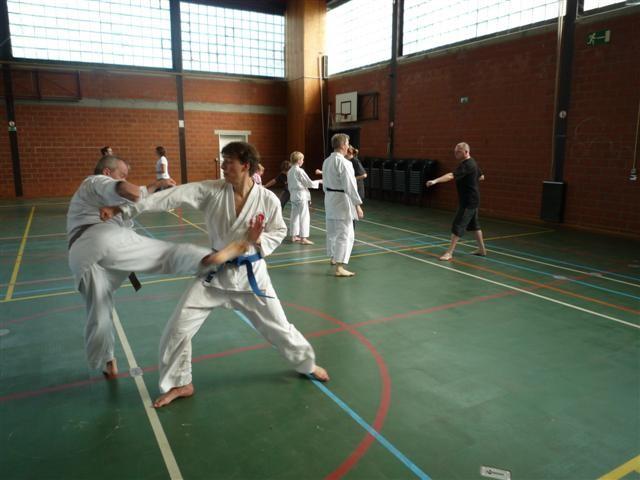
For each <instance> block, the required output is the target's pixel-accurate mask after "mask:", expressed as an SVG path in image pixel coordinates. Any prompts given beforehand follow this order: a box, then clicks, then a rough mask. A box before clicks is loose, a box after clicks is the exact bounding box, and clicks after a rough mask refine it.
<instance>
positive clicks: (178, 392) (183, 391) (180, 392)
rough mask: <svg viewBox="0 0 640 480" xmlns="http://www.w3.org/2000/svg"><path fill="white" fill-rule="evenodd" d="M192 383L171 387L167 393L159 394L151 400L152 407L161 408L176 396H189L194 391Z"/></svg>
mask: <svg viewBox="0 0 640 480" xmlns="http://www.w3.org/2000/svg"><path fill="white" fill-rule="evenodd" d="M194 391H195V390H194V388H193V383H190V384H188V385H183V386H182V387H173V388H172V389H171V390H169V391H168V392H167V393H164V394H162V395H160V396H159V397H158V398H156V399H155V401H154V402H153V408H161V407H164V406H165V405H169V404H170V403H171V402H173V401H174V400H175V399H176V398H182V397H190V396H191V395H193V393H194Z"/></svg>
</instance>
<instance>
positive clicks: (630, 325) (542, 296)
mask: <svg viewBox="0 0 640 480" xmlns="http://www.w3.org/2000/svg"><path fill="white" fill-rule="evenodd" d="M380 225H381V226H385V225H382V224H380ZM311 227H312V228H316V229H318V230H322V231H326V230H325V229H324V228H320V227H316V226H315V225H311ZM389 228H393V229H395V227H389ZM358 241H359V242H360V243H362V244H364V245H369V246H370V247H375V248H378V249H380V250H384V251H386V252H389V253H394V254H396V255H400V256H401V257H406V258H410V259H412V260H416V261H418V262H420V263H426V264H427V265H431V266H433V267H437V268H442V269H444V270H449V271H450V272H454V273H458V274H460V275H465V276H467V277H470V278H475V279H476V280H480V281H483V282H487V283H491V284H493V285H498V286H500V287H503V288H508V289H509V290H514V291H516V292H520V293H524V294H525V295H530V296H532V297H536V298H539V299H541V300H546V301H547V302H551V303H555V304H558V305H562V306H564V307H568V308H572V309H574V310H578V311H580V312H584V313H588V314H591V315H594V316H596V317H601V318H604V319H606V320H611V321H612V322H616V323H620V324H622V325H626V326H628V327H632V328H636V329H639V330H640V325H637V324H635V323H631V322H627V321H625V320H622V319H620V318H616V317H612V316H610V315H605V314H604V313H600V312H596V311H593V310H589V309H587V308H583V307H579V306H577V305H573V304H571V303H566V302H563V301H561V300H556V299H555V298H551V297H546V296H544V295H540V294H539V293H534V292H530V291H527V290H524V289H522V288H518V287H514V286H512V285H508V284H506V283H502V282H497V281H495V280H490V279H488V278H485V277H481V276H479V275H475V274H473V273H469V272H465V271H463V270H457V269H455V268H452V267H449V266H447V265H443V264H442V262H438V263H436V262H433V261H431V260H425V259H424V258H419V257H415V256H413V255H409V254H407V253H404V252H400V251H396V250H391V249H390V248H387V247H381V246H379V245H375V244H373V243H369V242H365V241H363V240H358Z"/></svg>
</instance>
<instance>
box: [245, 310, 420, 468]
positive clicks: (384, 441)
mask: <svg viewBox="0 0 640 480" xmlns="http://www.w3.org/2000/svg"><path fill="white" fill-rule="evenodd" d="M234 313H235V314H236V315H238V317H240V319H241V320H242V321H243V322H244V323H246V324H247V325H248V326H249V327H251V328H252V329H253V330H254V331H257V330H256V329H255V327H254V326H253V324H252V323H251V321H250V320H249V319H248V318H247V316H246V315H245V314H244V313H242V312H241V311H239V310H234ZM307 377H308V378H309V379H310V380H311V381H312V382H313V384H314V385H315V386H316V387H318V388H319V389H320V391H321V392H322V393H324V394H325V395H326V396H328V397H329V398H330V399H331V400H333V401H334V402H335V403H336V404H337V405H338V406H339V407H340V408H341V409H342V410H344V411H345V412H346V413H347V414H348V415H349V416H350V417H351V418H353V419H354V420H355V421H356V423H358V424H359V425H360V426H361V427H362V428H364V429H365V430H366V431H367V433H369V434H370V435H371V436H372V437H373V438H375V439H376V440H377V441H378V443H380V445H382V446H383V447H384V448H386V449H387V450H388V451H389V453H391V454H392V455H393V456H395V457H396V458H397V459H398V460H400V462H402V463H403V464H404V465H405V466H406V467H407V468H408V469H409V470H411V471H412V472H413V473H414V474H415V475H416V476H417V477H418V478H421V479H423V480H431V478H430V477H429V476H428V475H427V474H426V473H424V472H423V471H422V470H420V468H418V466H417V465H416V464H415V463H413V462H412V461H411V460H409V459H408V458H407V457H406V456H405V455H404V454H403V453H402V452H400V450H398V449H397V448H396V447H394V446H393V445H392V444H391V443H390V442H389V441H388V440H387V439H386V438H384V436H382V434H380V433H379V432H378V431H377V430H376V429H375V428H373V427H372V426H371V425H369V424H368V423H367V422H365V421H364V419H363V418H362V417H361V416H360V415H358V414H357V413H356V412H355V411H354V410H353V409H352V408H351V407H349V405H347V404H346V403H345V402H344V401H342V400H341V399H340V397H338V396H337V395H336V394H334V393H333V392H332V391H331V390H329V389H328V388H327V387H326V386H325V385H323V384H322V382H320V381H318V380H316V379H315V378H314V377H313V375H307Z"/></svg>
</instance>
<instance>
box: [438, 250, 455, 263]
mask: <svg viewBox="0 0 640 480" xmlns="http://www.w3.org/2000/svg"><path fill="white" fill-rule="evenodd" d="M439 260H441V261H443V262H450V261H451V260H453V255H451V254H450V253H449V252H446V253H445V254H444V255H442V256H441V257H440V258H439Z"/></svg>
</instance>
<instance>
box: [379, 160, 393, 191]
mask: <svg viewBox="0 0 640 480" xmlns="http://www.w3.org/2000/svg"><path fill="white" fill-rule="evenodd" d="M395 163H396V162H395V160H385V161H384V162H383V163H382V192H383V195H386V196H393V167H394V165H395Z"/></svg>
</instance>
